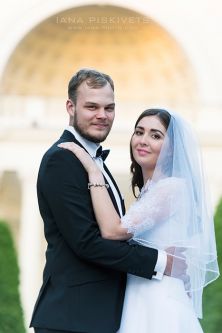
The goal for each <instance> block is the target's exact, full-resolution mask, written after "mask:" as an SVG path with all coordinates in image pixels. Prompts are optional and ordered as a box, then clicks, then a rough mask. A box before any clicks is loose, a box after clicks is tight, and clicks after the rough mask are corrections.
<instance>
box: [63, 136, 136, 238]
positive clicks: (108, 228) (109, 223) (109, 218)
mask: <svg viewBox="0 0 222 333" xmlns="http://www.w3.org/2000/svg"><path fill="white" fill-rule="evenodd" d="M59 147H61V148H65V149H68V150H70V151H72V152H73V153H74V154H75V155H76V156H77V158H78V159H79V160H80V161H81V163H82V164H83V166H84V168H85V169H86V171H87V172H88V177H89V183H90V184H91V185H90V189H89V191H90V194H91V198H92V204H93V209H94V213H95V217H96V220H97V223H98V225H99V228H100V232H101V235H102V237H103V238H106V239H112V240H127V239H129V238H131V237H132V234H130V233H128V232H127V229H126V228H123V227H122V226H121V224H120V223H121V220H120V217H119V215H118V214H117V212H116V210H115V208H114V206H113V203H112V201H111V199H110V196H109V193H108V191H107V188H106V186H105V181H104V177H103V174H102V172H101V170H100V169H99V167H98V166H97V164H96V163H95V161H93V159H92V158H91V157H90V155H89V154H88V153H86V151H85V150H84V149H83V148H81V147H79V146H78V145H76V144H75V143H73V142H66V143H62V144H60V145H59ZM96 184H97V185H98V184H99V185H101V186H96Z"/></svg>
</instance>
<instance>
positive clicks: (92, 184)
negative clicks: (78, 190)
mask: <svg viewBox="0 0 222 333" xmlns="http://www.w3.org/2000/svg"><path fill="white" fill-rule="evenodd" d="M91 187H106V188H109V184H97V183H95V184H94V183H88V190H90V188H91Z"/></svg>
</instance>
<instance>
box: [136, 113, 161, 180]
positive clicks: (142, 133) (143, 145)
mask: <svg viewBox="0 0 222 333" xmlns="http://www.w3.org/2000/svg"><path fill="white" fill-rule="evenodd" d="M165 136H166V128H165V127H164V125H163V124H162V123H161V121H160V120H159V118H158V116H146V117H144V118H142V119H141V120H140V121H139V123H138V124H137V126H136V128H135V131H134V134H133V136H132V139H131V147H132V153H133V157H134V159H135V160H136V162H137V163H138V164H139V165H140V166H141V168H142V172H143V174H144V175H145V174H147V175H148V177H151V176H152V173H153V171H154V169H155V166H156V162H157V159H158V156H159V154H160V150H161V147H162V144H163V141H164V138H165Z"/></svg>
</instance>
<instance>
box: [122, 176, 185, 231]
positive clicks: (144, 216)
mask: <svg viewBox="0 0 222 333" xmlns="http://www.w3.org/2000/svg"><path fill="white" fill-rule="evenodd" d="M184 189H185V182H184V180H183V179H180V178H175V177H171V178H165V179H162V180H160V181H159V182H157V183H155V184H154V183H149V184H146V185H145V187H144V188H143V189H142V191H141V195H140V197H139V198H138V199H137V200H136V201H135V202H134V203H133V204H132V205H131V206H130V208H129V210H128V212H127V213H126V215H125V216H123V217H122V219H121V223H122V226H123V227H124V228H126V229H127V230H128V232H129V233H132V234H133V235H134V236H137V235H138V234H141V233H142V232H144V231H147V230H149V229H151V228H152V227H153V226H154V225H155V224H156V223H160V222H163V221H164V220H166V219H169V217H170V215H172V214H174V213H175V211H176V209H179V198H181V195H182V193H183V191H184ZM172 207H173V209H172Z"/></svg>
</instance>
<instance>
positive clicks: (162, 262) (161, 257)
mask: <svg viewBox="0 0 222 333" xmlns="http://www.w3.org/2000/svg"><path fill="white" fill-rule="evenodd" d="M166 265H167V254H166V252H165V251H162V250H158V257H157V262H156V266H155V268H154V272H155V275H153V278H154V279H157V280H162V278H163V274H164V271H165V269H166Z"/></svg>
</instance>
